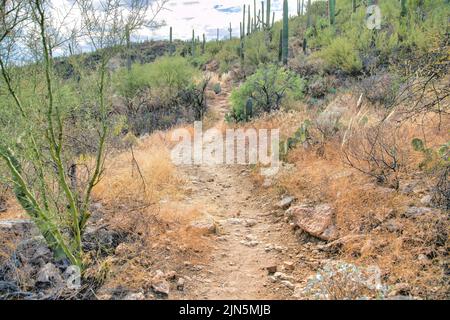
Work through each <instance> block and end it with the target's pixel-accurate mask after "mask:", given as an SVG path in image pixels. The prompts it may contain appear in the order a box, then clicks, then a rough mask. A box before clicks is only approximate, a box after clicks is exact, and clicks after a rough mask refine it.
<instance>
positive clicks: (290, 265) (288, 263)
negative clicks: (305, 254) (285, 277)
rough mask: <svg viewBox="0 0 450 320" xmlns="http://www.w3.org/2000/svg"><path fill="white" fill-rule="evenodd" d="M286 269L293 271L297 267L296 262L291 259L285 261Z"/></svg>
mask: <svg viewBox="0 0 450 320" xmlns="http://www.w3.org/2000/svg"><path fill="white" fill-rule="evenodd" d="M283 266H284V270H287V271H292V270H294V269H295V266H294V263H293V262H291V261H284V262H283Z"/></svg>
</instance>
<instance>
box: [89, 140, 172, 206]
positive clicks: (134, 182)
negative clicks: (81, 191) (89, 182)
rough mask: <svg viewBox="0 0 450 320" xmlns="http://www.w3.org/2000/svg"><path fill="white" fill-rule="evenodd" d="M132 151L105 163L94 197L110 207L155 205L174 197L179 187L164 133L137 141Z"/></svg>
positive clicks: (115, 156) (118, 155) (111, 158)
mask: <svg viewBox="0 0 450 320" xmlns="http://www.w3.org/2000/svg"><path fill="white" fill-rule="evenodd" d="M134 143H135V144H136V146H134V147H131V148H130V149H129V151H125V152H123V153H120V154H117V155H114V156H112V157H110V158H109V159H108V160H107V162H106V165H105V166H106V168H105V172H104V176H103V178H102V180H101V181H100V183H99V184H98V185H97V186H96V187H95V188H94V197H96V198H97V199H101V200H102V202H104V203H107V204H110V205H118V206H122V207H124V206H127V205H128V204H130V205H131V206H133V204H136V203H141V204H142V203H145V204H155V203H157V202H158V201H159V199H160V198H161V197H162V196H163V195H164V194H175V193H176V191H177V186H178V184H179V182H180V181H179V178H178V177H177V175H176V171H175V167H174V165H173V164H172V162H171V160H170V154H169V143H170V142H169V140H168V137H167V136H166V135H164V134H162V133H156V134H153V135H152V136H150V137H148V138H146V139H142V140H136V141H135V142H134Z"/></svg>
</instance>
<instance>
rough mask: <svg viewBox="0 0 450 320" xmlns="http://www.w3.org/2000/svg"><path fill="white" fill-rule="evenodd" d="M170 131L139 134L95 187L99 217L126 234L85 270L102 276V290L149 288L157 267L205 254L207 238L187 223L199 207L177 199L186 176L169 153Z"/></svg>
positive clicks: (201, 258) (173, 265)
mask: <svg viewBox="0 0 450 320" xmlns="http://www.w3.org/2000/svg"><path fill="white" fill-rule="evenodd" d="M187 129H188V130H192V129H193V128H189V127H188V128H187ZM171 133H172V132H170V131H169V132H166V133H162V132H157V133H154V134H152V135H151V136H149V137H147V138H145V139H143V140H140V141H139V142H138V143H137V145H136V146H135V147H134V148H133V154H134V157H133V155H132V154H131V151H130V150H129V151H126V152H123V153H120V154H116V155H113V156H111V157H110V159H109V160H108V162H107V163H106V171H105V174H104V177H103V179H102V181H101V182H100V183H99V184H98V185H97V186H96V187H95V189H94V196H95V198H96V199H97V200H98V201H101V202H102V204H103V205H104V213H103V217H102V219H103V221H104V222H106V223H107V224H108V225H109V226H110V227H111V228H112V229H115V230H122V231H124V232H125V233H127V234H129V236H128V239H129V240H128V241H127V242H125V243H121V244H120V245H119V247H117V249H116V251H115V254H114V255H113V256H112V257H110V258H108V259H107V260H100V261H97V262H95V261H92V262H94V264H95V266H94V267H93V268H91V270H90V274H88V276H90V277H91V278H94V279H97V278H100V279H101V283H102V284H103V285H102V289H101V291H103V292H111V291H114V290H115V289H117V288H118V287H120V286H122V287H123V288H126V289H128V290H134V289H136V290H138V289H142V288H144V289H145V288H147V287H148V288H147V289H149V286H150V285H151V279H152V275H153V272H154V271H155V270H158V269H159V270H163V271H164V272H166V271H170V270H175V271H176V270H177V269H178V268H180V267H181V266H183V262H184V261H190V262H191V263H197V262H200V261H204V258H205V257H206V256H207V255H206V252H207V251H208V250H209V247H208V241H207V240H206V239H205V238H204V237H203V235H202V234H200V233H198V232H197V231H196V230H194V229H192V228H190V226H189V225H190V222H191V221H192V220H194V219H196V218H198V217H199V216H200V212H199V211H198V210H197V209H196V208H190V207H185V206H181V201H179V200H182V197H183V196H184V195H185V190H184V189H182V188H181V187H182V186H183V184H184V183H183V182H184V181H183V179H182V178H181V177H180V175H179V173H178V172H177V168H176V167H175V166H174V165H173V164H172V162H171V159H170V153H169V152H170V151H169V150H170V147H172V146H173V145H174V142H171V141H170V137H171ZM143 181H145V184H144V182H143ZM94 260H95V258H94Z"/></svg>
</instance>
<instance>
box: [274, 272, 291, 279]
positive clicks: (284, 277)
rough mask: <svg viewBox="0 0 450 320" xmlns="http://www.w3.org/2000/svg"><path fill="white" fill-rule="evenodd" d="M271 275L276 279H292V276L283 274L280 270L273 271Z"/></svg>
mask: <svg viewBox="0 0 450 320" xmlns="http://www.w3.org/2000/svg"><path fill="white" fill-rule="evenodd" d="M273 276H274V277H275V278H276V279H278V280H288V281H292V280H294V278H293V277H291V276H288V275H287V274H284V273H282V272H275V274H274V275H273Z"/></svg>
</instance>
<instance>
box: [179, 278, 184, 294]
mask: <svg viewBox="0 0 450 320" xmlns="http://www.w3.org/2000/svg"><path fill="white" fill-rule="evenodd" d="M184 283H185V280H184V279H183V278H179V279H178V281H177V290H178V291H183V290H184Z"/></svg>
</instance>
